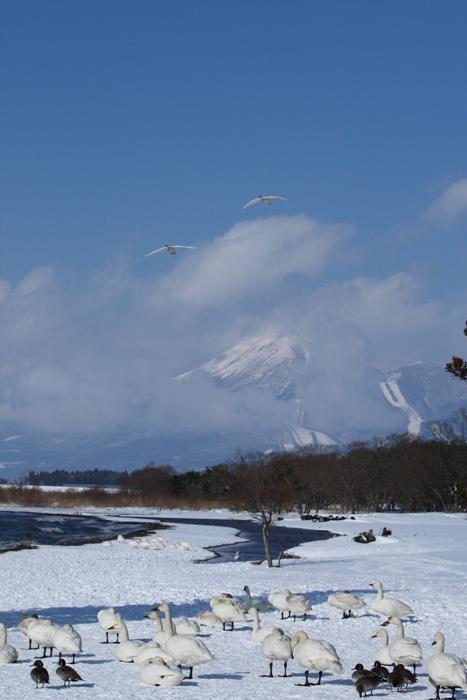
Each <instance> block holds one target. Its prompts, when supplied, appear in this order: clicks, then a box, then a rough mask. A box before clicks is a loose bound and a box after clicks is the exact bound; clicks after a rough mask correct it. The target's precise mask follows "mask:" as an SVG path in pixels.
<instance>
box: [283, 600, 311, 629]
mask: <svg viewBox="0 0 467 700" xmlns="http://www.w3.org/2000/svg"><path fill="white" fill-rule="evenodd" d="M287 603H288V606H289V608H288V610H289V617H290V616H291V617H293V620H294V622H295V620H296V619H297V615H303V619H304V620H306V616H307V613H308V612H310V610H311V603H310V601H309V600H307V599H306V598H305V596H304V595H300V594H299V593H291V594H290V595H289V596H287Z"/></svg>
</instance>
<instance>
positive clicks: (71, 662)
mask: <svg viewBox="0 0 467 700" xmlns="http://www.w3.org/2000/svg"><path fill="white" fill-rule="evenodd" d="M75 656H76V654H73V661H72V662H71V663H72V664H74V663H75Z"/></svg>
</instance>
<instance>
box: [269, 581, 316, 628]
mask: <svg viewBox="0 0 467 700" xmlns="http://www.w3.org/2000/svg"><path fill="white" fill-rule="evenodd" d="M268 601H269V602H270V603H271V605H272V606H273V608H276V610H279V612H280V614H281V620H283V619H284V613H288V615H287V618H286V619H288V618H289V617H293V619H294V622H295V620H296V617H297V615H303V619H304V620H306V615H307V612H309V611H310V610H311V603H310V601H309V600H307V599H306V598H305V596H304V595H300V594H299V593H291V592H290V591H289V590H288V589H287V588H285V589H284V590H283V591H276V592H273V593H270V594H269V595H268Z"/></svg>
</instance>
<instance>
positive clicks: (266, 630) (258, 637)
mask: <svg viewBox="0 0 467 700" xmlns="http://www.w3.org/2000/svg"><path fill="white" fill-rule="evenodd" d="M248 613H249V614H250V615H251V617H252V619H253V631H252V633H251V638H252V639H253V641H254V642H260V643H261V642H262V641H263V639H265V638H266V637H267V636H268V635H269V634H272V633H273V632H280V633H281V634H283V632H282V630H281V629H280V628H279V627H261V623H260V621H259V615H258V611H257V609H256V608H250V609H249V610H248Z"/></svg>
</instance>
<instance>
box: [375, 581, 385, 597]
mask: <svg viewBox="0 0 467 700" xmlns="http://www.w3.org/2000/svg"><path fill="white" fill-rule="evenodd" d="M376 590H377V591H378V595H377V596H376V600H382V599H383V598H384V591H383V587H382V585H381V584H380V583H377V584H376Z"/></svg>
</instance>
